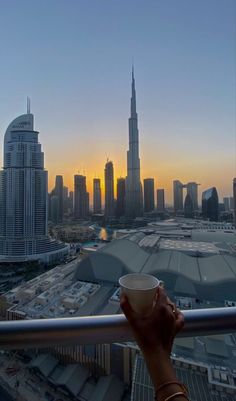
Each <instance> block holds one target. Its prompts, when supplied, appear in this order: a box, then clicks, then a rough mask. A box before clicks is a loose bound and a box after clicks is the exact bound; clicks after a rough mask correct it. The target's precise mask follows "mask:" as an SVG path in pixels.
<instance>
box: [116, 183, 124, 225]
mask: <svg viewBox="0 0 236 401" xmlns="http://www.w3.org/2000/svg"><path fill="white" fill-rule="evenodd" d="M116 188H117V191H116V192H117V200H116V216H117V217H121V216H124V215H125V178H122V177H120V178H118V179H117V187H116Z"/></svg>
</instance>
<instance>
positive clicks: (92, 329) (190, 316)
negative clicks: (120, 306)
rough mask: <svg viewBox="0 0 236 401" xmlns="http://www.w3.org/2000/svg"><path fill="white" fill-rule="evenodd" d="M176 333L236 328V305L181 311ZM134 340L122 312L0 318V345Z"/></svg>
mask: <svg viewBox="0 0 236 401" xmlns="http://www.w3.org/2000/svg"><path fill="white" fill-rule="evenodd" d="M182 312H183V314H184V319H185V325H184V328H183V330H182V331H181V332H180V333H179V334H178V336H179V337H192V336H202V335H209V334H222V333H232V332H236V307H232V308H215V309H195V310H185V311H182ZM127 341H133V336H132V332H131V330H130V327H129V325H128V322H127V320H126V318H125V317H124V315H109V316H89V317H78V318H60V319H40V320H14V321H2V322H0V349H7V348H8V349H23V348H25V349H26V348H43V347H52V346H55V345H75V344H77V345H83V344H106V343H114V342H127Z"/></svg>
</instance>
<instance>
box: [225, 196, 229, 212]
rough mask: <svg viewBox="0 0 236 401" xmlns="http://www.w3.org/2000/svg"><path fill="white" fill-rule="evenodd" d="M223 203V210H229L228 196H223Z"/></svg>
mask: <svg viewBox="0 0 236 401" xmlns="http://www.w3.org/2000/svg"><path fill="white" fill-rule="evenodd" d="M223 203H224V206H225V211H226V212H228V211H229V210H230V206H229V198H226V197H225V198H223Z"/></svg>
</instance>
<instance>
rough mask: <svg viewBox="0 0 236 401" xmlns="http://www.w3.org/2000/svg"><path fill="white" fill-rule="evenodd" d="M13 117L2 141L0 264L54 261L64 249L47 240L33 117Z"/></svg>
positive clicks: (44, 173)
mask: <svg viewBox="0 0 236 401" xmlns="http://www.w3.org/2000/svg"><path fill="white" fill-rule="evenodd" d="M27 106H28V107H27V114H23V115H21V116H19V117H17V118H16V119H15V120H13V121H12V122H11V124H10V125H9V126H8V128H7V130H6V133H5V137H4V167H3V170H2V171H1V172H0V255H1V259H2V260H14V261H16V262H18V261H25V260H32V259H33V260H44V261H46V262H47V261H49V260H51V259H52V258H53V259H57V258H58V257H59V254H61V255H62V254H65V253H67V252H68V247H65V246H64V245H63V244H59V243H57V242H56V241H53V240H51V239H50V238H49V237H48V236H47V212H48V211H47V198H48V187H47V179H48V176H47V171H46V170H44V154H43V152H42V150H41V144H40V143H39V142H38V135H39V133H38V131H35V130H34V116H33V114H31V113H30V110H29V104H28V105H27Z"/></svg>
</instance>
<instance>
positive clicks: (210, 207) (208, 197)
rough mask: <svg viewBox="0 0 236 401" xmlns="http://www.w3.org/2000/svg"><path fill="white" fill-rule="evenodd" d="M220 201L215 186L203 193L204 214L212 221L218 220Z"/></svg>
mask: <svg viewBox="0 0 236 401" xmlns="http://www.w3.org/2000/svg"><path fill="white" fill-rule="evenodd" d="M218 214H219V201H218V193H217V190H216V188H215V187H212V188H209V189H207V190H206V191H204V192H203V193H202V216H203V217H204V218H205V219H209V220H211V221H218Z"/></svg>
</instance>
